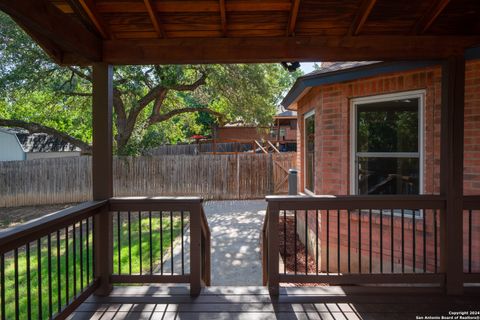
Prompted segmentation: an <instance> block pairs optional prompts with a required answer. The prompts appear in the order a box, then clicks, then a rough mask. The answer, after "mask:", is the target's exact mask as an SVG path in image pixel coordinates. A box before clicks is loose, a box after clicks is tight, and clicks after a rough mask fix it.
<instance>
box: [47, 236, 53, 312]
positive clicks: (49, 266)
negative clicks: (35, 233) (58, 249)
mask: <svg viewBox="0 0 480 320" xmlns="http://www.w3.org/2000/svg"><path fill="white" fill-rule="evenodd" d="M47 246H48V247H47V258H48V261H47V272H48V315H49V317H50V318H52V315H53V303H52V302H53V301H52V300H53V297H52V296H53V295H52V234H51V233H49V234H48V236H47Z"/></svg>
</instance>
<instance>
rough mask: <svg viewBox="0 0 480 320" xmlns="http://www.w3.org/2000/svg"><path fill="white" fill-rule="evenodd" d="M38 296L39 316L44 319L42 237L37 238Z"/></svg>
mask: <svg viewBox="0 0 480 320" xmlns="http://www.w3.org/2000/svg"><path fill="white" fill-rule="evenodd" d="M37 277H38V283H37V288H38V291H37V296H38V317H39V319H43V308H42V241H41V238H40V239H38V240H37Z"/></svg>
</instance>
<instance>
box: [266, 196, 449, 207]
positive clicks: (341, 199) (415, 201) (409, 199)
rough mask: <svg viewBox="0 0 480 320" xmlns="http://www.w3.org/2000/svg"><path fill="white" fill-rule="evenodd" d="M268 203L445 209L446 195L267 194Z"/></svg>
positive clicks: (292, 205) (308, 205)
mask: <svg viewBox="0 0 480 320" xmlns="http://www.w3.org/2000/svg"><path fill="white" fill-rule="evenodd" d="M265 199H266V201H267V202H268V203H277V204H278V205H279V209H281V210H284V209H285V210H295V209H300V208H298V205H301V206H302V207H301V209H307V210H315V209H318V210H322V209H325V210H326V209H335V208H336V206H339V209H398V208H403V209H420V208H421V207H422V206H423V207H428V208H430V209H445V197H444V196H440V195H398V196H393V195H368V196H357V195H349V196H333V195H332V196H330V195H327V196H266V197H265Z"/></svg>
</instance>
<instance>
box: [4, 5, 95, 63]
mask: <svg viewBox="0 0 480 320" xmlns="http://www.w3.org/2000/svg"><path fill="white" fill-rule="evenodd" d="M0 10H2V11H4V12H5V13H7V14H8V15H10V16H11V17H12V18H13V19H14V20H15V21H16V22H17V23H18V24H19V25H20V26H21V27H22V28H23V29H24V30H25V31H26V32H27V33H28V34H30V35H31V36H32V37H33V38H34V39H35V40H36V41H38V43H39V44H40V45H41V46H42V47H43V48H47V47H48V48H49V49H48V50H47V52H49V53H50V54H51V55H52V58H54V59H55V61H56V62H58V63H68V62H66V61H65V56H69V57H70V58H72V59H70V61H75V62H76V63H78V61H81V60H83V61H84V62H85V60H87V61H88V60H89V61H100V60H101V56H102V55H101V41H100V39H99V38H98V37H97V36H96V35H95V34H94V33H92V32H90V31H89V30H88V29H87V28H85V26H83V25H82V24H81V23H79V22H77V21H75V20H74V19H71V18H69V17H68V16H66V15H65V14H64V13H62V12H61V11H60V10H59V9H57V8H56V7H55V6H53V5H52V4H51V3H50V2H48V1H46V0H36V1H32V2H27V1H18V0H5V1H0Z"/></svg>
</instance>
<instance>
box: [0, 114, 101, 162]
mask: <svg viewBox="0 0 480 320" xmlns="http://www.w3.org/2000/svg"><path fill="white" fill-rule="evenodd" d="M0 126H4V127H17V128H23V129H26V130H28V132H30V133H46V134H49V135H52V136H54V137H56V138H58V139H60V140H62V141H65V142H68V143H70V144H72V145H74V146H76V147H78V148H80V149H81V150H82V153H84V154H91V153H92V147H91V146H90V145H89V144H88V143H86V142H84V141H82V140H80V139H77V138H75V137H72V136H71V135H69V134H67V133H65V132H61V131H58V130H57V129H54V128H51V127H47V126H44V125H41V124H39V123H35V122H26V121H22V120H12V119H0Z"/></svg>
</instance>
